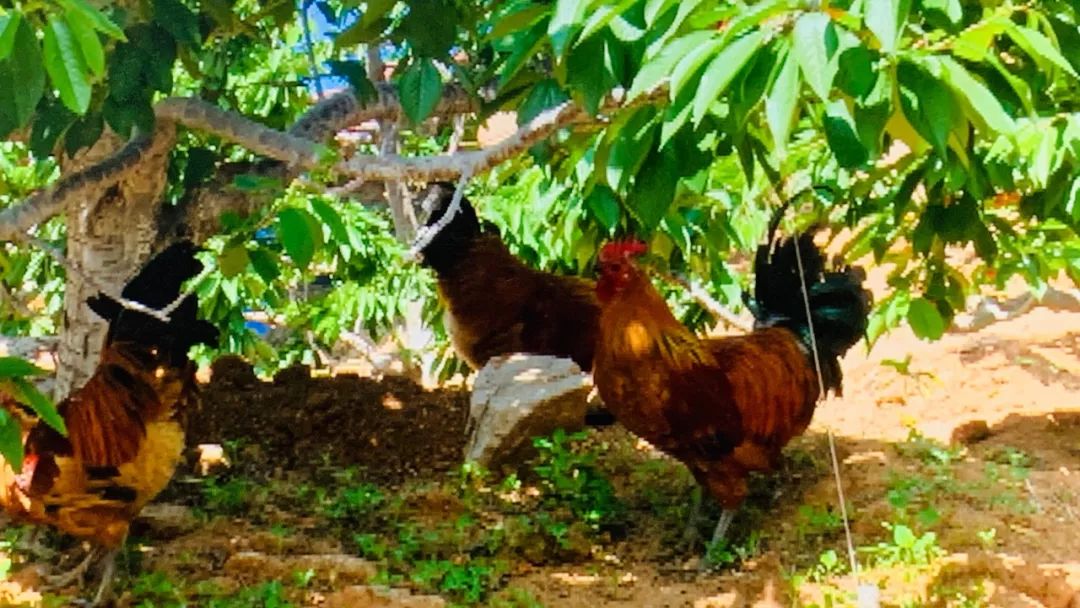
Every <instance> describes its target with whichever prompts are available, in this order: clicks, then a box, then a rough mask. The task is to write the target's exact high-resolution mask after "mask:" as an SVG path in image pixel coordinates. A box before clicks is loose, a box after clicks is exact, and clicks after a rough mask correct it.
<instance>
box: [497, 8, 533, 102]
mask: <svg viewBox="0 0 1080 608" xmlns="http://www.w3.org/2000/svg"><path fill="white" fill-rule="evenodd" d="M543 42H544V24H543V23H538V24H536V25H534V26H533V27H532V29H529V30H526V31H523V32H515V33H514V35H513V38H512V46H511V47H510V48H513V51H511V53H510V55H509V56H507V58H506V59H505V60H504V61H503V64H502V67H501V68H500V69H499V88H500V89H501V88H503V87H505V86H506V85H507V83H509V82H511V81H512V80H513V79H514V77H515V76H517V74H518V72H520V71H521V68H523V67H524V66H525V64H526V63H527V62H528V61H530V60H531V59H533V58H534V57H536V54H537V53H538V52H539V51H540V48H541V47H542V46H543Z"/></svg>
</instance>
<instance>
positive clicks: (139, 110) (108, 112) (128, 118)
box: [101, 95, 154, 137]
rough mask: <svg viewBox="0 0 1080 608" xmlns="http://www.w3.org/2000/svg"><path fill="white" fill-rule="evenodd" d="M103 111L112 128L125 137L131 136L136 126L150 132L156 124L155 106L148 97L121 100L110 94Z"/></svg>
mask: <svg viewBox="0 0 1080 608" xmlns="http://www.w3.org/2000/svg"><path fill="white" fill-rule="evenodd" d="M101 113H102V115H103V116H104V117H105V122H106V123H108V124H109V126H110V127H111V128H112V130H113V131H116V132H117V133H118V134H120V135H122V136H124V137H130V135H131V130H132V129H133V128H135V127H138V128H139V130H140V131H142V132H144V133H149V132H150V130H151V129H152V128H153V126H154V107H153V106H152V105H151V104H150V100H149V99H146V98H140V99H135V100H131V101H127V102H120V101H117V100H116V99H115V98H114V97H112V96H111V95H110V96H109V97H107V98H105V105H104V107H102V109H101Z"/></svg>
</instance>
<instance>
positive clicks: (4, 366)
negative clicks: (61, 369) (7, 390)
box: [0, 357, 47, 379]
mask: <svg viewBox="0 0 1080 608" xmlns="http://www.w3.org/2000/svg"><path fill="white" fill-rule="evenodd" d="M46 373H47V372H46V371H45V370H43V369H41V368H40V367H38V366H36V365H34V364H33V363H31V362H29V361H27V360H26V359H23V358H22V357H0V378H7V379H10V378H25V377H27V376H43V375H45V374H46Z"/></svg>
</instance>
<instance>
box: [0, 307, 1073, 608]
mask: <svg viewBox="0 0 1080 608" xmlns="http://www.w3.org/2000/svg"><path fill="white" fill-rule="evenodd" d="M856 350H861V349H856ZM909 356H910V362H909V363H907V364H906V367H907V369H906V370H904V369H903V368H904V367H905V363H904V361H905V360H906V359H907V358H908V357H909ZM883 361H884V362H885V363H883ZM890 361H891V362H892V364H889V362H890ZM897 368H901V370H902V371H904V372H905V373H901V371H898V369H897ZM844 370H845V380H846V382H845V390H846V393H845V396H844V397H843V398H836V399H832V400H829V401H826V402H824V403H822V404H821V405H820V406H819V409H818V412H817V414H816V417H815V422H814V424H813V426H812V427H811V430H810V431H809V432H808V433H807V434H806V435H805V436H804V437H802V438H799V439H798V440H797V441H796V442H794V443H793V444H792V445H791V446H790V447H789V449H788V451H787V454H788V458H787V462H786V463H785V465H784V467H783V469H782V470H781V471H779V472H777V473H776V474H774V475H771V476H767V477H763V478H761V479H758V480H756V482H755V484H754V494H753V496H752V497H751V499H750V500H749V501H748V503H747V505H746V506H745V507H744V509H743V511H742V512H741V513H740V516H739V517H738V519H737V520H736V523H735V528H736V531H735V533H734V541H735V544H734V547H735V548H736V549H738V550H741V553H742V554H741V555H739V556H738V557H737V558H734V559H732V560H731V563H729V564H727V565H725V566H723V567H721V568H719V569H718V570H717V571H714V572H709V573H699V572H698V570H697V568H696V566H697V563H698V556H699V554H700V549H699V548H695V549H686V548H684V547H680V546H679V542H678V541H679V539H680V538H681V536H680V534H681V528H682V522H683V521H684V520H683V518H684V517H685V513H686V511H687V508H686V506H687V504H688V503H689V501H690V492H691V483H690V480H689V479H688V476H687V475H686V474H685V472H684V471H683V470H682V469H681V467H680V466H679V465H677V464H675V463H672V462H670V461H669V460H667V459H666V458H664V457H663V456H660V455H658V454H656V453H655V452H654V451H652V450H651V449H650V448H649V446H647V445H642V444H640V443H639V442H638V441H636V440H635V439H634V438H633V437H631V436H629V435H628V434H627V433H625V431H623V430H621V429H619V428H612V429H606V430H603V431H598V432H593V433H592V435H591V436H590V438H589V439H588V440H587V442H586V445H585V446H584V447H583V448H582V449H587V450H589V451H592V452H594V453H596V454H597V456H598V466H599V468H600V469H601V470H602V471H603V472H604V474H605V475H606V476H607V477H608V478H609V479H610V480H611V481H612V483H613V485H614V487H615V491H616V495H617V496H618V497H619V499H620V500H621V501H622V502H623V503H624V504H625V505H626V508H627V513H628V514H627V516H626V519H625V521H624V523H623V524H622V525H621V527H620V528H619V529H611V530H606V531H604V532H603V533H601V534H599V535H594V536H590V537H588V538H587V539H586V542H585V544H584V547H583V548H581V549H580V550H578V551H570V552H569V553H566V552H564V553H557V554H555V553H550V552H548V553H546V554H544V555H541V556H539V557H537V556H535V555H531V554H530V553H529V552H528V551H524V552H522V553H520V554H518V557H517V558H516V559H513V560H511V562H510V565H509V568H508V570H507V572H505V573H504V574H503V575H502V577H501V579H500V580H499V583H498V585H497V586H496V587H497V590H496V593H494V595H492V596H489V597H488V598H487V599H486V600H484V601H485V602H487V603H489V604H490V605H496V606H522V607H524V606H537V605H540V606H557V607H569V608H573V607H583V608H584V607H588V608H598V607H601V606H613V607H614V606H649V607H666V606H671V607H676V606H679V607H681V606H693V607H695V608H699V607H710V606H717V607H719V606H752V605H753V606H768V605H815V604H816V605H830V604H831V605H854V600H853V594H854V592H855V579H854V577H853V576H851V575H850V573H847V572H846V570H845V569H844V568H843V564H845V563H846V562H847V559H846V554H847V553H846V543H845V541H844V534H843V531H842V526H840V525H839V524H838V522H839V520H838V518H837V512H838V508H837V507H838V500H837V495H836V484H835V480H834V477H833V473H832V469H831V467H830V450H829V441H828V435H827V433H828V431H829V430H831V431H832V433H833V434H834V437H835V444H836V451H837V455H838V457H839V460H840V461H841V463H842V467H841V475H842V479H843V484H844V491H845V493H846V498H847V503H848V507H849V511H850V516H851V521H852V536H853V542H854V543H855V545H856V546H857V547H860V548H862V550H860V551H859V554H858V559H859V562H860V564H861V565H862V567H863V572H862V578H863V580H866V581H871V582H873V583H876V584H877V585H878V586H879V587H880V588H881V589H882V603H883V605H887V606H921V605H933V606H1008V607H1012V606H1053V607H1061V608H1066V607H1075V606H1080V391H1078V390H1077V389H1078V388H1080V314H1069V313H1051V312H1049V311H1045V310H1040V309H1036V310H1034V311H1033V312H1031V313H1028V314H1026V315H1024V316H1022V317H1019V318H1017V319H1014V320H1011V321H1006V322H1002V323H998V324H995V325H992V326H991V327H989V328H986V329H984V330H982V331H979V332H975V333H970V334H949V335H946V336H945V337H944V338H943V339H942V340H940V341H938V342H935V343H925V342H922V341H919V340H918V339H916V338H915V337H914V336H913V335H912V334H911V333H910V332H908V331H907V330H898V331H896V332H893V333H892V334H890V335H889V336H886V337H885V338H883V339H882V340H881V341H880V342H879V343H878V344H877V345H876V346H875V348H874V349H873V351H872V352H871V353H870V354H869V355H867V354H866V353H864V352H855V353H852V354H851V355H850V356H849V357H848V360H847V361H845V363H844ZM467 403H468V397H467V394H466V393H465V392H464V391H462V390H457V389H455V390H440V391H425V390H424V389H422V388H420V387H418V386H417V385H415V384H414V383H412V382H411V381H409V380H405V379H400V378H386V379H383V380H381V381H375V380H371V379H368V378H359V377H356V376H348V375H341V376H337V377H312V376H311V374H310V373H309V372H308V370H306V369H303V368H297V369H292V370H286V371H285V372H283V373H281V374H279V375H278V376H277V377H276V378H275V379H274V380H272V381H266V382H264V381H260V380H258V379H256V378H254V377H253V376H252V375H251V374H250V371H249V370H248V369H247V368H246V366H244V365H242V364H241V363H239V362H237V361H236V360H231V359H227V360H223V361H219V362H218V363H217V364H216V365H215V369H214V373H213V379H212V381H211V382H210V383H209V384H208V385H207V386H206V387H205V394H204V405H203V411H202V412H200V413H199V415H198V416H196V417H194V420H193V423H192V428H191V430H190V445H191V446H192V449H193V450H192V451H193V452H194V451H195V447H196V446H197V445H198V444H208V443H217V444H223V445H224V446H225V453H226V454H228V457H229V459H230V460H231V468H229V469H228V470H225V471H224V472H221V471H219V472H218V474H219V476H218V477H217V478H216V479H218V481H217V482H215V483H217V484H218V485H216V486H212V487H214V488H218V490H219V493H218V494H217V495H215V496H216V498H215V499H214V500H215V501H216V502H213V503H212V504H211V503H210V502H208V498H207V496H208V494H207V491H206V489H205V488H206V486H207V482H205V481H204V480H202V479H200V477H199V474H198V473H197V472H196V466H195V463H194V462H193V463H192V467H191V468H190V469H187V470H184V471H181V472H179V473H178V477H177V481H176V482H175V483H174V484H173V485H172V486H171V487H170V489H169V490H168V491H167V492H166V494H165V495H163V496H162V498H161V499H160V501H159V502H165V503H171V504H180V505H189V506H191V507H193V508H194V510H195V511H196V512H197V513H199V514H200V515H199V516H198V517H194V518H192V519H191V520H190V521H187V522H181V523H180V524H176V525H172V524H169V525H162V524H161V523H160V522H157V523H154V522H151V523H150V524H147V525H142V524H141V525H140V526H139V527H138V528H137V529H136V530H135V532H134V534H133V536H135V537H136V538H133V540H132V544H133V545H134V546H135V547H136V548H135V549H132V550H130V551H129V552H128V558H127V560H126V561H127V563H126V565H125V566H124V567H123V568H122V569H123V570H124V571H125V577H124V578H123V583H122V585H121V590H122V591H124V590H125V589H126V591H124V594H123V596H122V597H121V601H120V602H119V603H120V604H121V605H134V604H135V603H136V601H141V602H143V603H141V604H139V605H162V606H165V605H180V604H170V603H168V602H164V601H158V600H155V602H156V603H155V602H151V603H146V601H147V600H146V599H145V598H146V597H148V596H147V595H146V593H145V590H144V591H139V590H138V589H139V588H138V585H139V584H144V583H139V582H138V581H139V580H143V581H145V580H146V577H147V576H148V575H150V574H151V573H155V572H157V573H161V574H162V575H163V576H164V577H166V578H167V579H168V580H172V581H183V584H184V585H187V586H188V588H193V587H191V586H192V585H198V584H202V583H207V582H209V583H212V584H213V585H216V588H218V589H226V590H228V589H234V590H235V589H239V588H242V587H244V586H250V585H253V584H256V583H258V582H259V581H265V580H268V579H279V580H282V582H283V583H284V584H285V585H286V587H287V588H288V589H287V592H286V595H287V597H288V598H289V599H290V601H292V602H293V603H294V604H295V605H313V606H314V605H333V600H332V598H334V597H335V596H334V593H335V592H336V591H339V590H340V589H343V588H345V587H348V586H349V585H351V584H353V582H354V581H353V579H351V578H349V576H345V577H344V578H339V575H340V572H339V571H344V572H346V573H348V572H349V571H350V570H349V568H353V567H356V568H359V566H355V565H349V564H352V562H347V563H346V562H343V563H345V564H346V565H343V566H340V567H333V568H329V570H328V572H330V574H327V572H324V571H323V569H322V566H319V567H317V568H313V572H314V578H313V580H311V581H308V582H306V583H305V584H304V585H298V584H294V581H290V580H289V578H290V577H289V576H288V575H286V574H283V570H282V569H283V568H284V569H285V570H287V569H288V568H289V566H288V563H289V562H288V561H287V560H288V559H289V558H290V556H291V557H292V558H296V559H299V557H297V556H310V555H322V556H326V555H340V556H348V555H356V554H357V553H358V551H357V549H356V543H355V542H354V535H355V534H364V533H371V534H380V533H382V532H385V527H386V526H388V525H389V524H388V523H387V522H388V520H387V519H386V518H385V517H384V516H382V515H380V514H379V512H378V509H376V510H375V511H374V512H373V513H368V514H367V515H365V516H363V517H360V518H358V519H354V520H350V521H351V523H350V524H349V527H347V529H343V528H342V525H341V523H340V521H337V522H332V521H329V520H328V519H327V517H326V516H325V512H326V511H325V508H323V507H322V506H317V505H324V506H325V504H327V503H326V500H325V497H324V496H322V495H320V494H319V492H320V488H323V489H325V488H333V487H337V486H342V485H343V484H344V485H349V484H351V485H352V486H355V485H357V484H364V483H372V484H375V486H377V487H378V488H380V489H381V491H382V492H383V494H384V496H386V497H388V498H387V499H386V500H387V502H386V503H381V504H387V505H388V504H390V503H391V502H392V501H393V500H398V502H397V503H394V504H396V506H395V507H393V508H394V509H397V511H396V512H397V513H398V515H401V514H407V516H408V517H409V518H411V521H413V522H414V523H416V525H418V526H419V527H420V528H421V529H423V528H425V527H427V528H430V529H432V530H435V529H443V528H444V527H446V526H448V525H449V526H452V525H453V523H454V522H457V521H460V518H461V517H462V516H463V514H465V513H469V512H472V511H470V509H471V508H472V507H471V506H470V504H469V500H470V499H469V498H468V497H467V495H465V494H462V493H460V492H458V490H457V489H455V488H459V487H461V486H460V483H461V482H460V481H459V480H460V474H459V473H458V471H459V469H460V465H461V462H460V459H461V456H460V455H461V451H462V445H463V436H464V433H463V429H464V425H465V417H466V410H467ZM983 423H985V426H984V424H983ZM954 434H955V437H954ZM954 438H955V439H957V440H959V441H958V442H953V439H954ZM950 444H951V445H950ZM193 460H194V457H193ZM230 480H239V481H243V483H242V484H240V486H239V488H240V490H239V491H236V490H235V488H234V493H235V494H238V496H232V495H231V494H230V493H229V490H228V488H229V487H231V486H228V485H227V484H228V482H229V481H230ZM239 481H238V483H239ZM524 481H525V485H524V486H523V488H524V489H523V490H522V491H526V490H527V489H528V487H529V483H530V481H529V479H528V477H527V476H526V477H525V478H524ZM495 482H497V480H495ZM493 483H494V482H493ZM244 484H246V485H244ZM456 484H458V485H456ZM387 508H389V507H387ZM714 515H715V511H713V512H710V516H714ZM174 523H175V522H174ZM709 523H711V522H709ZM884 523H887V524H894V525H895V524H901V525H906V526H909V527H910V528H911V529H912V530H914V531H915V533H916V535H921V534H923V533H925V532H933V533H934V534H936V538H935V539H934V540H933V543H932V544H933V546H934V547H937V548H939V549H940V551H938V552H936V553H932V554H931V556H930V557H929V558H928V559H926V560H924V561H925V563H920V560H919V558H918V557H917V556H912V555H910V554H904V555H902V556H900V557H897V558H895V559H890V558H889V557H888V556H889V555H890V553H889V548H888V547H890V546H892V547H895V546H896V543H893V542H892V540H893V534H892V532H890V531H889V530H888V529H886V528H885V527H884V526H883V524H884ZM708 527H709V526H708V525H707V524H703V525H702V530H703V531H705V530H706V528H708ZM879 544H884V546H885V548H878V549H875V548H877V547H878V545H879ZM60 546H61V548H63V549H65V550H67V549H66V547H67V546H66V545H63V544H61V545H60ZM829 550H835V551H836V552H837V555H838V556H839V562H840V566H839V567H837V568H834V569H832V570H828V569H823V567H822V566H821V565H820V563H821V556H822V554H823V553H825V552H827V551H829ZM74 552H77V551H76V549H74V548H73V549H70V550H67V553H74ZM252 555H262V556H276V557H275V559H278V560H279V561H278V562H273V563H272V564H271V563H270V562H267V561H265V560H264V561H259V559H255V561H250V559H254V558H252V557H251V556H252ZM237 556H241V557H243V558H244V559H248V560H249V561H244V559H238V557H237ZM2 557H3V556H2V555H0V558H2ZM341 559H344V557H342V558H341ZM466 559H467V558H465V557H463V558H461V559H459V560H458V561H459V562H461V563H465V562H464V561H463V560H466ZM280 560H286V563H285V565H284V566H282V565H281V564H280ZM16 562H17V563H16V564H15V565H14V567H13V572H14V574H13V575H12V576H11V577H10V578H9V580H8V581H7V582H6V583H0V604H3V599H4V598H5V597H6V598H8V600H7V601H9V602H11V601H14V600H13V599H11V598H14V597H17V594H19V593H22V594H24V595H23V596H22V597H23V598H24V599H26V598H33V597H36V593H35V592H36V589H37V587H38V585H39V583H40V581H39V579H38V578H37V576H36V572H37V569H36V568H35V566H34V563H33V562H32V561H31V560H29V559H28V558H18V559H16ZM297 563H300V562H297ZM305 563H306V562H305ZM373 563H374V568H375V569H376V570H377V569H379V567H380V565H379V563H378V560H374V562H373ZM274 564H277V565H274ZM459 565H460V563H459ZM360 570H363V568H360ZM354 574H355V576H354V577H353V578H355V579H356V580H358V581H363V580H365V577H368V576H369V575H370V573H366V571H365V572H359V573H354ZM378 580H380V581H382V582H390V583H392V584H394V585H396V586H401V587H410V588H412V589H413V591H414V592H416V593H421V592H431V590H430V589H427V588H425V586H424V584H423V583H422V582H418V581H417V580H415V579H410V578H409V577H404V578H400V577H399V578H394V577H392V576H391V577H385V576H384V577H383V578H381V579H378ZM5 593H6V594H7V595H4V594H5ZM140 593H141V594H142V595H140ZM187 597H188V598H189V601H191V600H190V598H191V597H192V596H191V595H188V596H187ZM458 600H460V598H458ZM530 602H532V603H530ZM191 605H201V603H200V601H198V600H194V601H191ZM237 605H253V606H254V605H260V606H261V605H267V606H269V605H271V604H270V603H267V602H264V603H258V602H255V603H251V604H237ZM372 605H376V604H372ZM386 605H393V604H386ZM402 605H404V604H402Z"/></svg>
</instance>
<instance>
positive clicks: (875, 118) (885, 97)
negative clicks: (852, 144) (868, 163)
mask: <svg viewBox="0 0 1080 608" xmlns="http://www.w3.org/2000/svg"><path fill="white" fill-rule="evenodd" d="M853 114H854V118H855V128H856V130H857V131H858V132H859V141H861V142H862V144H863V146H865V147H866V149H867V151H868V152H869V153H870V156H877V155H878V154H879V153H880V152H881V143H882V134H883V133H884V132H885V125H886V124H888V122H889V118H890V117H892V115H893V85H892V80H891V77H890V76H889V74H888V73H882V74H879V75H878V78H877V81H876V82H875V83H874V88H873V89H872V90H871V91H870V94H868V95H867V96H866V97H865V98H864V99H862V100H859V101H857V102H856V103H855V111H854V112H853Z"/></svg>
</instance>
